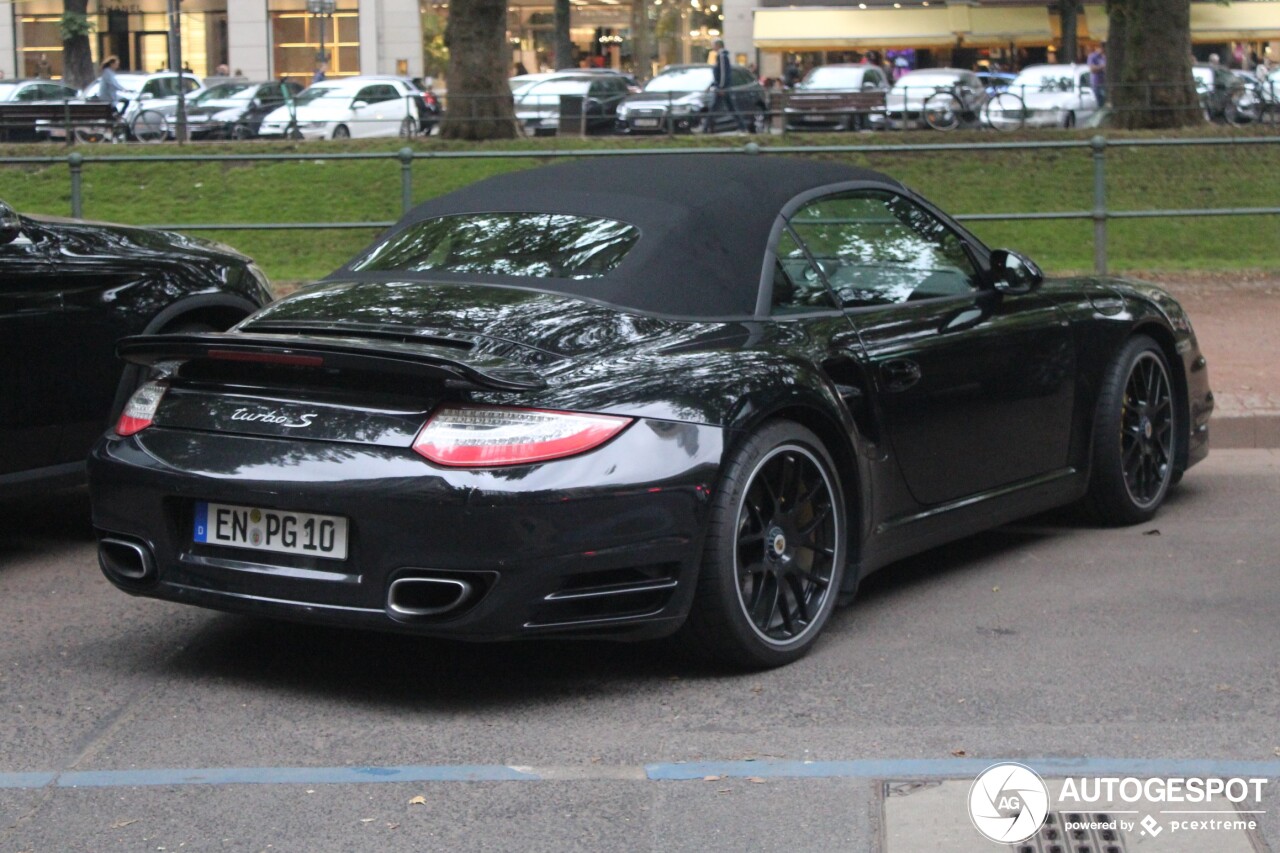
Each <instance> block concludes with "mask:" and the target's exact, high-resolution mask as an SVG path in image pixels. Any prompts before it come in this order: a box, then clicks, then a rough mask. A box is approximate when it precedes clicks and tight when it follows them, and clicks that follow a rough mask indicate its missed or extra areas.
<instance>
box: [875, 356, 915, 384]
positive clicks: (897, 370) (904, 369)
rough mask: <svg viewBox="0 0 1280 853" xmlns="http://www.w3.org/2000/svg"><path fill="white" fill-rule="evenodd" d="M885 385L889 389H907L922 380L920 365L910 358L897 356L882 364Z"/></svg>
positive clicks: (881, 370) (881, 369)
mask: <svg viewBox="0 0 1280 853" xmlns="http://www.w3.org/2000/svg"><path fill="white" fill-rule="evenodd" d="M880 375H881V376H882V377H884V387H885V389H886V390H888V391H905V390H907V389H908V388H910V387H911V386H912V385H915V384H916V383H917V382H919V381H920V377H921V376H922V375H923V374H922V373H921V372H920V365H918V364H916V363H915V362H914V361H912V360H911V359H909V358H895V359H893V360H892V361H886V362H885V363H884V364H882V365H880Z"/></svg>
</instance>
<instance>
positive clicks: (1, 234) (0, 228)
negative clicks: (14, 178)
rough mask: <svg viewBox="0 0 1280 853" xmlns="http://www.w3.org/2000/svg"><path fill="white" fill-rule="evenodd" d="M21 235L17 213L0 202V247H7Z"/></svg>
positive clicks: (20, 221)
mask: <svg viewBox="0 0 1280 853" xmlns="http://www.w3.org/2000/svg"><path fill="white" fill-rule="evenodd" d="M21 234H22V220H21V219H19V218H18V211H16V210H14V209H13V208H12V207H10V206H9V205H7V204H5V203H4V202H3V201H0V246H5V245H8V244H9V243H12V242H13V241H14V240H16V239H18V236H19V235H21Z"/></svg>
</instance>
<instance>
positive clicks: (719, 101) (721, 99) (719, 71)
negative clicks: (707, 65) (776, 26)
mask: <svg viewBox="0 0 1280 853" xmlns="http://www.w3.org/2000/svg"><path fill="white" fill-rule="evenodd" d="M711 75H712V76H711V87H712V89H714V90H715V98H713V99H712V101H711V111H710V112H709V113H707V123H706V126H705V127H704V128H703V129H704V130H705V131H706V132H707V133H710V132H711V131H712V130H714V129H715V124H716V116H718V115H720V114H721V113H722V112H727V113H728V114H729V115H731V116H733V120H734V122H736V123H737V125H738V130H746V129H747V127H746V124H745V123H743V121H742V116H740V115H738V111H737V110H736V109H734V106H733V98H732V97H731V96H730V95H729V88H730V87H732V86H733V62H732V61H731V60H730V59H729V51H727V50H725V47H724V40H723V39H716V41H715V65H714V66H713V67H712V72H711Z"/></svg>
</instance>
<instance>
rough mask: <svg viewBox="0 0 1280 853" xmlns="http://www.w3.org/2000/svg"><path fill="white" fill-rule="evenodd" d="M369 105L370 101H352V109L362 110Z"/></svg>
mask: <svg viewBox="0 0 1280 853" xmlns="http://www.w3.org/2000/svg"><path fill="white" fill-rule="evenodd" d="M367 106H369V102H368V101H352V102H351V109H353V110H361V109H364V108H365V107H367Z"/></svg>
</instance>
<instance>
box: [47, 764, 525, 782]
mask: <svg viewBox="0 0 1280 853" xmlns="http://www.w3.org/2000/svg"><path fill="white" fill-rule="evenodd" d="M537 779H538V777H537V776H535V775H533V774H531V773H528V772H525V771H521V770H516V769H514V768H511V767H504V766H502V765H493V764H443V765H422V766H406V767H209V768H198V769H192V770H183V769H172V770H165V769H161V770H78V771H73V772H69V773H61V774H59V775H58V781H57V785H58V787H59V788H131V787H134V786H143V785H352V784H360V783H366V784H367V783H382V782H531V781H537Z"/></svg>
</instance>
